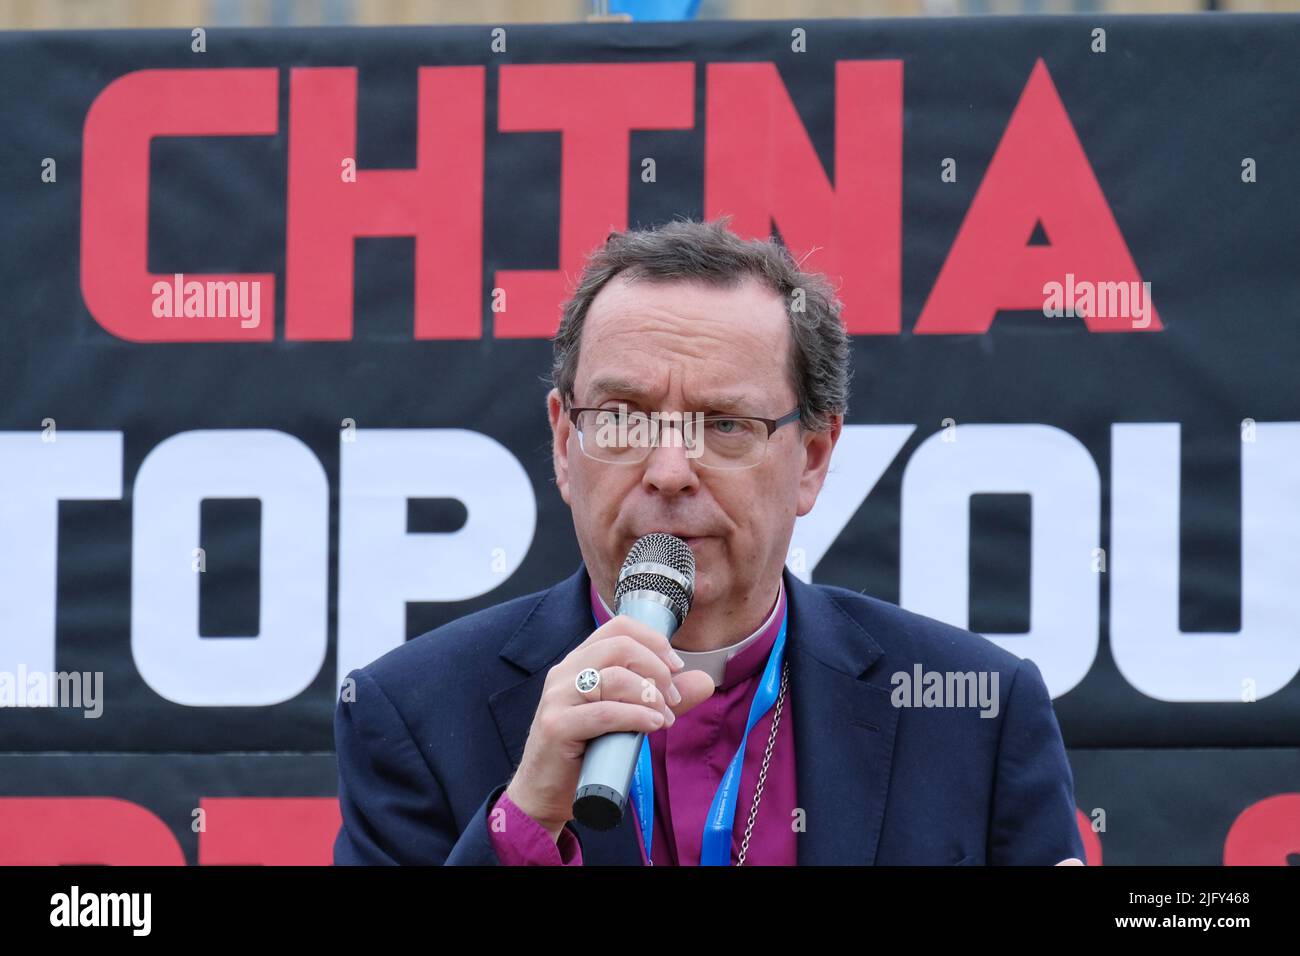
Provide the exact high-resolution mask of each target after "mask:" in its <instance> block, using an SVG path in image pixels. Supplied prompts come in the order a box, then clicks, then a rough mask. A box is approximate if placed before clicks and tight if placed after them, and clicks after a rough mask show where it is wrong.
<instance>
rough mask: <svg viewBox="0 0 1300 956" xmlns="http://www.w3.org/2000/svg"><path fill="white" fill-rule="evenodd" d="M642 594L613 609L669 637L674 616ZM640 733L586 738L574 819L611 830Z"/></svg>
mask: <svg viewBox="0 0 1300 956" xmlns="http://www.w3.org/2000/svg"><path fill="white" fill-rule="evenodd" d="M645 594H646V592H644V591H633V592H632V593H631V594H628V595H626V596H625V597H624V598H623V600H621V601H620V602H619V604H618V611H617V613H618V614H626V615H627V616H628V617H630V618H632V619H633V620H636V621H640V622H641V623H642V624H646V625H649V626H650V627H652V628H654V629H655V630H656V631H658V632H659V633H660V634H662V635H664V636H665V637H667V638H669V639H671V638H672V636H673V633H674V632H675V631H676V630H677V617H676V616H675V615H674V614H673V612H672V611H671V610H669V608H667V607H666V606H665V605H664V604H662V603H661V602H660V601H656V600H652V599H648V598H647V597H643V596H642V595H645ZM644 737H645V734H644V733H642V732H640V731H631V730H623V731H617V732H615V733H610V734H602V735H601V736H599V737H596V738H594V739H592V740H591V741H590V742H588V744H587V751H586V753H585V754H583V757H582V774H581V776H579V778H578V789H577V790H576V791H575V793H574V797H573V817H574V819H575V820H577V821H578V822H579V823H581V824H583V825H584V826H588V827H591V828H592V829H593V830H612V829H613V828H614V827H616V826H618V824H619V823H620V822H621V821H622V819H623V808H624V806H625V805H626V804H627V797H628V792H629V790H630V789H631V786H632V774H633V772H634V771H635V770H636V761H637V758H638V757H639V756H640V755H641V743H642V738H644Z"/></svg>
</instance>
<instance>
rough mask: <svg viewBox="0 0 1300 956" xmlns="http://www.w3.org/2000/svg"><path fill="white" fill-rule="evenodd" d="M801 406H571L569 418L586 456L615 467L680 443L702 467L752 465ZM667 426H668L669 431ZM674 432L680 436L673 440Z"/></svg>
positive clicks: (797, 416)
mask: <svg viewBox="0 0 1300 956" xmlns="http://www.w3.org/2000/svg"><path fill="white" fill-rule="evenodd" d="M799 417H800V412H799V409H797V408H796V409H793V410H792V411H790V412H789V413H787V414H785V415H782V416H781V417H780V418H756V417H753V416H749V415H705V414H703V413H701V412H642V411H634V410H629V409H628V407H627V405H625V404H620V405H619V406H618V407H617V408H571V409H569V421H571V422H572V423H573V427H574V428H576V429H577V432H578V447H580V448H581V449H582V453H583V454H584V455H586V456H587V457H588V458H591V459H594V460H595V461H602V462H606V463H608V464H612V465H637V464H640V463H641V462H643V461H645V460H646V458H647V457H648V456H649V455H650V449H651V448H655V447H658V446H659V445H660V444H661V439H662V444H664V445H665V446H666V447H676V445H677V443H678V442H680V444H681V447H684V448H685V449H686V457H687V458H690V459H693V460H695V461H698V462H699V463H700V465H701V466H702V467H704V468H723V469H740V468H753V467H754V466H755V465H757V464H758V463H759V462H760V461H762V460H763V455H764V453H765V451H766V449H767V443H768V440H769V439H770V438H771V437H772V435H773V434H774V433H775V432H776V430H777V429H778V428H780V427H781V426H782V425H788V424H789V423H790V422H794V421H798V420H799ZM664 426H669V427H668V429H667V430H666V431H665V430H664ZM673 436H679V437H677V438H676V439H674V437H673Z"/></svg>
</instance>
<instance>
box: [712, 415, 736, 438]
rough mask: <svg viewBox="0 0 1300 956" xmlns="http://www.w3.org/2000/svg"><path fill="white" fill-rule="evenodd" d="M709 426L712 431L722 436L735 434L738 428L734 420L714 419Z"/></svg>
mask: <svg viewBox="0 0 1300 956" xmlns="http://www.w3.org/2000/svg"><path fill="white" fill-rule="evenodd" d="M709 424H710V425H712V426H713V430H714V431H716V432H719V433H721V434H723V435H732V434H735V432H736V430H737V429H738V428H739V427H740V422H738V421H736V420H735V419H734V418H715V419H713V421H711V422H710V423H709Z"/></svg>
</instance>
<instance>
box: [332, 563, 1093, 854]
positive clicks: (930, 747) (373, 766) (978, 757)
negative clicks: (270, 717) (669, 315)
mask: <svg viewBox="0 0 1300 956" xmlns="http://www.w3.org/2000/svg"><path fill="white" fill-rule="evenodd" d="M588 585H589V578H588V575H587V570H586V568H585V567H584V566H581V565H580V566H579V568H578V570H577V571H576V572H575V573H574V574H573V575H572V576H571V577H569V578H568V579H567V580H564V581H561V582H560V583H559V584H557V585H555V586H554V587H551V588H549V589H547V590H544V591H540V592H537V593H535V594H530V595H528V596H527V597H521V598H516V599H514V600H512V601H507V602H505V603H503V604H499V605H497V606H495V607H491V608H487V609H486V610H482V611H478V612H476V613H474V614H469V615H466V616H465V617H462V618H460V619H459V620H456V621H453V622H451V623H449V624H446V625H444V626H442V627H440V628H438V629H436V630H434V631H430V632H429V633H427V634H424V635H422V636H420V637H418V638H415V639H414V640H411V641H408V642H407V643H406V644H404V645H403V646H401V647H398V648H394V649H393V650H392V651H389V652H388V653H387V654H385V655H384V656H382V657H380V658H379V659H378V660H377V661H375V662H374V663H372V664H370V665H369V666H367V667H362V668H359V669H357V670H354V671H352V672H351V673H350V674H349V675H348V676H349V678H351V679H352V680H353V681H355V689H354V693H351V694H349V693H345V694H343V695H342V697H341V700H340V702H339V705H338V708H337V710H336V712H335V722H334V733H335V741H336V745H337V751H338V768H339V804H340V807H341V809H342V814H343V825H342V827H341V829H340V830H339V834H338V838H337V840H336V841H335V844H334V862H335V864H338V865H342V864H448V865H456V864H469V865H480V864H488V865H499V863H500V861H499V860H498V859H497V856H496V852H495V851H494V850H493V848H492V843H491V840H490V837H489V834H488V827H489V818H488V810H489V809H490V808H491V806H492V805H493V804H494V803H495V802H496V799H497V798H498V797H499V796H500V795H501V793H502V792H503V791H504V790H505V788H506V784H507V783H508V782H509V781H510V778H511V775H512V774H513V773H514V770H515V768H516V767H517V766H518V764H519V761H520V759H521V758H522V756H523V750H524V742H525V740H526V739H527V737H528V731H529V729H530V727H531V726H532V720H533V714H534V712H535V711H536V709H537V703H538V700H539V699H540V697H541V691H542V685H543V683H544V681H545V679H546V674H547V671H548V670H549V669H550V668H551V667H553V666H554V665H555V664H557V663H558V662H559V661H560V660H562V659H563V658H564V657H565V656H566V655H567V654H568V653H569V652H570V651H571V650H573V648H574V647H576V646H577V645H578V644H580V643H582V641H584V640H585V639H586V638H587V636H588V635H589V634H590V633H591V631H592V630H593V628H594V622H593V620H592V615H591V597H590V593H589V591H588ZM785 586H786V589H787V591H786V593H787V595H788V600H789V614H790V626H789V631H788V635H787V639H786V656H787V658H788V659H789V662H790V706H791V707H792V708H793V712H794V733H795V769H796V774H797V783H796V791H797V795H798V801H799V806H800V807H802V808H803V809H804V810H805V819H804V825H805V827H806V829H805V830H804V831H803V832H801V833H800V834H799V836H798V861H799V864H800V865H801V866H802V865H810V864H811V865H818V864H823V865H824V864H880V865H899V864H967V865H977V864H1044V865H1049V864H1055V863H1058V862H1059V861H1061V860H1063V859H1065V858H1067V857H1077V858H1079V859H1080V860H1082V859H1083V858H1084V850H1083V843H1082V840H1081V837H1080V833H1079V829H1078V825H1077V823H1076V817H1075V814H1076V810H1075V802H1074V781H1073V777H1072V775H1071V772H1070V766H1069V763H1068V762H1067V760H1066V755H1065V748H1064V746H1063V743H1062V740H1061V733H1060V728H1059V726H1058V725H1057V722H1056V716H1055V714H1054V713H1053V711H1052V704H1051V698H1050V696H1049V695H1048V692H1047V688H1046V686H1045V685H1044V683H1043V678H1042V675H1041V674H1040V673H1039V671H1038V668H1037V667H1036V666H1035V665H1034V664H1033V663H1032V662H1031V661H1028V660H1022V659H1021V658H1018V657H1016V656H1015V655H1014V654H1011V653H1009V652H1007V651H1004V650H1003V649H1001V648H1000V647H998V646H997V645H996V644H993V643H992V642H991V641H988V640H986V639H985V638H982V637H980V636H978V635H976V634H972V633H970V632H969V631H963V630H961V629H959V628H956V627H951V626H949V625H947V624H942V623H940V622H938V621H935V620H932V619H930V618H927V617H922V616H921V615H918V614H914V613H911V612H909V611H905V610H903V609H901V608H899V607H898V606H897V605H894V604H889V603H887V602H885V601H880V600H877V599H875V598H871V597H867V596H865V595H862V594H858V593H856V592H854V591H850V590H846V589H843V588H837V587H829V586H826V585H811V584H804V583H803V582H801V581H800V580H798V579H797V578H795V577H794V576H793V575H791V574H790V572H789V571H788V570H787V571H785ZM918 662H919V663H920V664H921V665H923V668H924V670H926V671H939V672H946V671H957V672H966V671H974V672H976V673H978V672H980V671H986V672H992V671H997V672H998V674H999V678H998V684H999V687H998V698H999V701H998V713H997V716H996V717H981V716H980V710H979V708H978V706H975V707H966V708H961V707H933V708H907V707H901V706H895V705H894V703H893V702H892V701H891V695H892V694H893V691H894V686H895V685H894V684H893V683H891V675H893V674H895V673H896V672H900V671H902V672H906V673H908V674H909V675H911V674H912V673H913V669H914V665H916V664H917V663H918ZM344 686H345V689H346V688H347V687H348V686H349V685H347V684H345V685H344ZM566 826H568V827H569V828H570V829H571V830H572V831H573V832H574V834H575V835H576V836H577V837H578V841H579V845H580V846H581V847H582V859H583V863H584V864H586V865H611V864H615V865H628V866H640V865H642V864H641V851H640V849H639V848H638V846H637V840H638V834H637V833H636V832H635V830H634V826H633V817H632V814H631V813H625V814H624V817H623V820H622V822H621V823H620V824H619V825H618V826H617V827H615V828H614V829H612V830H608V831H604V832H602V831H598V830H592V829H589V828H587V827H585V826H583V825H582V824H579V823H577V822H575V821H572V820H571V821H569V823H568V824H566Z"/></svg>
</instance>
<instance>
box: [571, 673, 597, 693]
mask: <svg viewBox="0 0 1300 956" xmlns="http://www.w3.org/2000/svg"><path fill="white" fill-rule="evenodd" d="M573 686H574V687H576V688H578V693H579V694H582V695H583V696H584V697H585V696H586V695H587V694H589V693H590V692H591V691H593V690H595V689H596V688H597V687H599V686H600V671H598V670H596V668H594V667H588V668H586V669H584V670H581V671H579V672H578V676H577V677H575V678H574V679H573Z"/></svg>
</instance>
